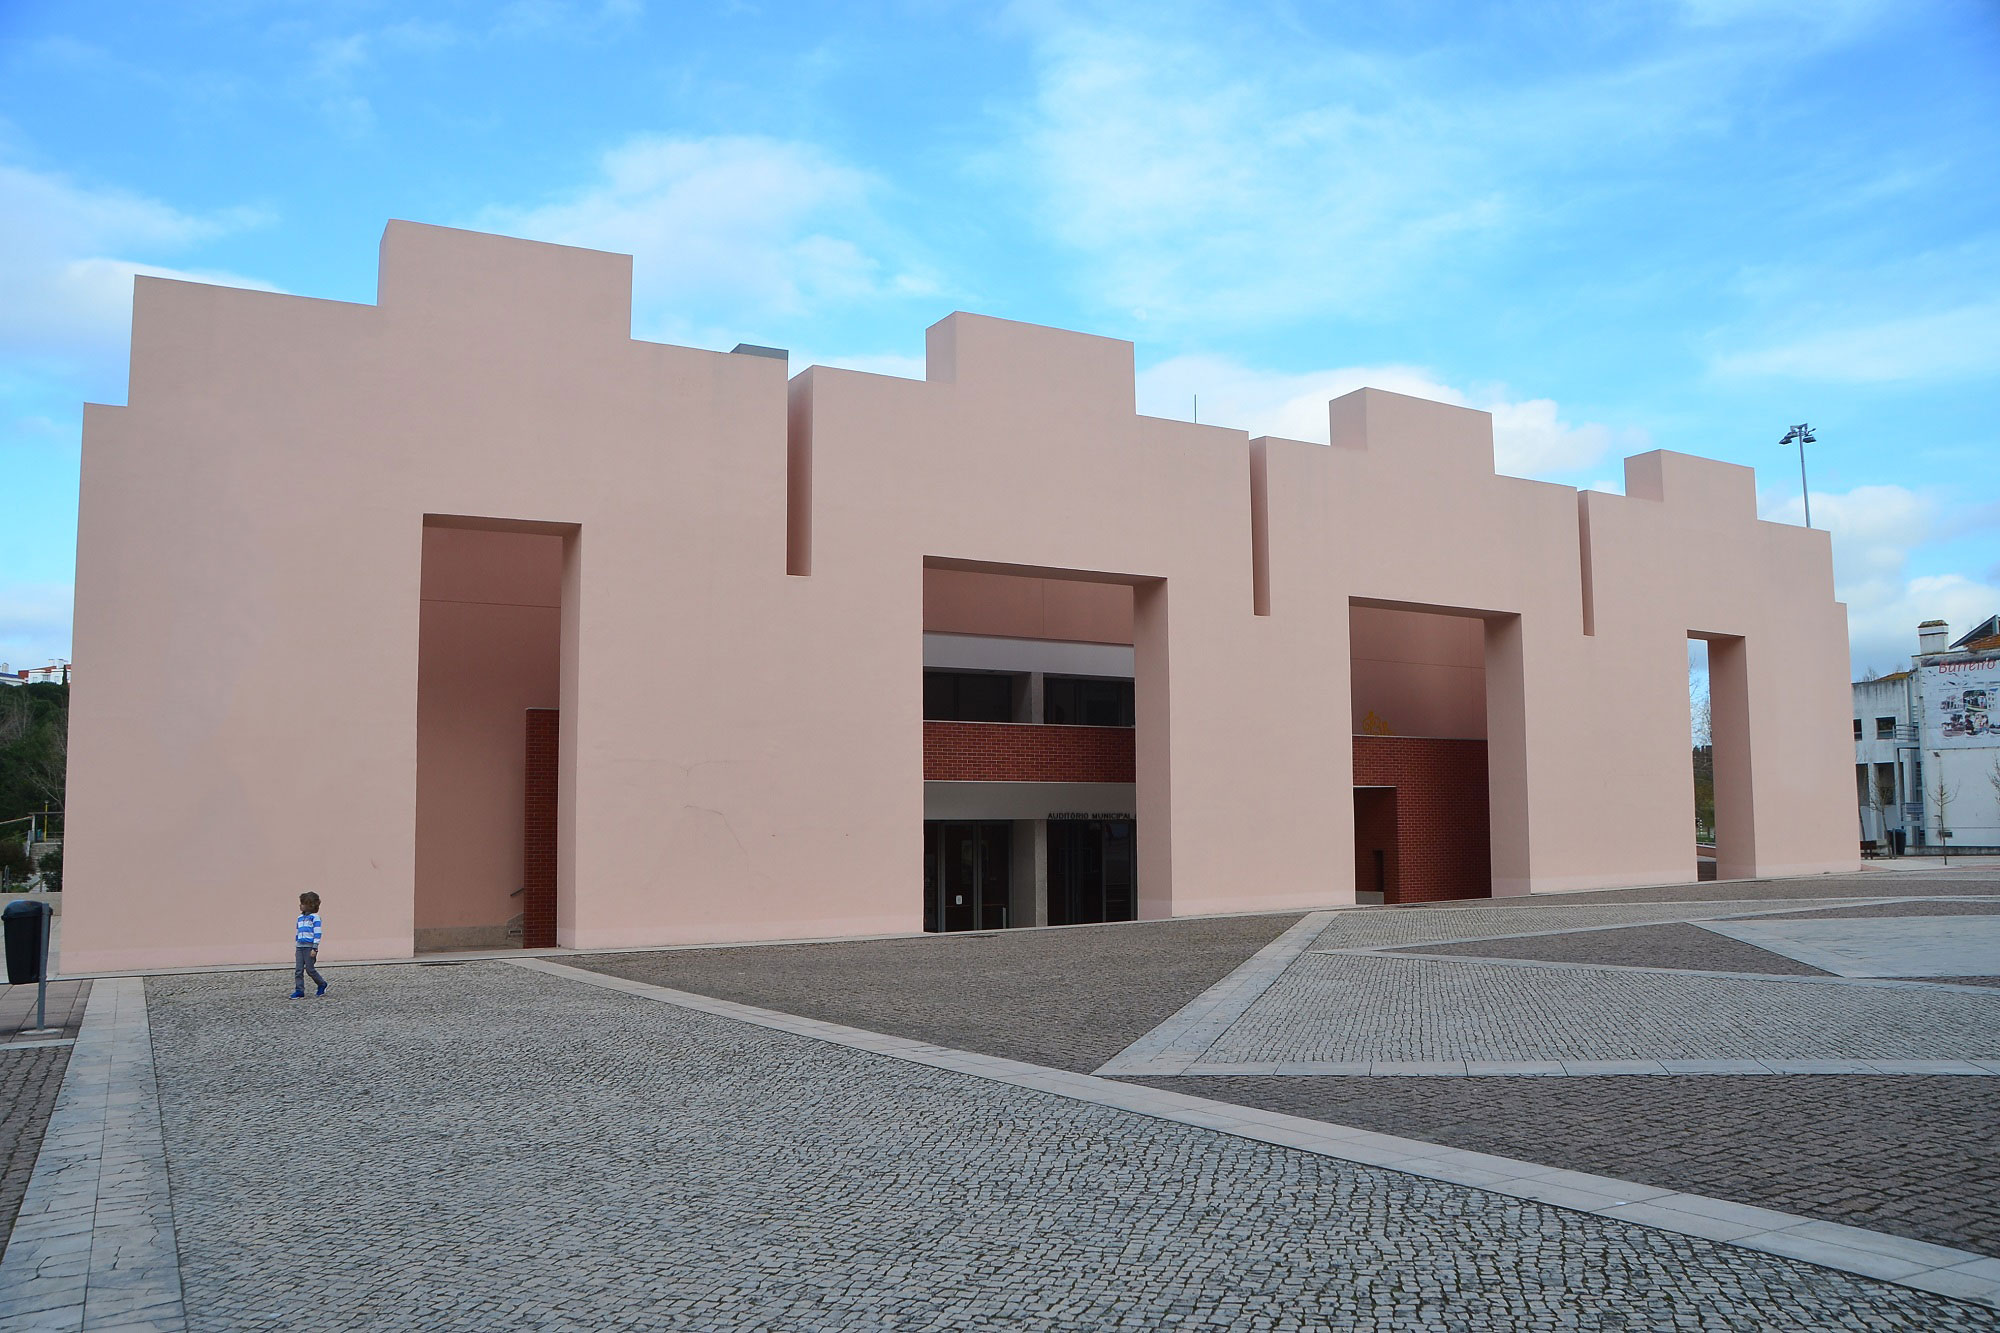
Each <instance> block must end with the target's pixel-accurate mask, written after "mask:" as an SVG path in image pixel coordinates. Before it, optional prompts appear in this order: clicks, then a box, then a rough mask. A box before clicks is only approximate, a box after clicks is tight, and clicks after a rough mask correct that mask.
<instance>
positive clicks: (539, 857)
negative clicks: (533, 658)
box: [521, 708, 562, 949]
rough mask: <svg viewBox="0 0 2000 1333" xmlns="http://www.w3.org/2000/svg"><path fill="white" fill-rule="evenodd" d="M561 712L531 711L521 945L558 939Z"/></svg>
mask: <svg viewBox="0 0 2000 1333" xmlns="http://www.w3.org/2000/svg"><path fill="white" fill-rule="evenodd" d="M561 723H562V714H561V713H559V712H557V711H556V710H555V709H553V708H530V709H529V710H528V787H527V800H526V804H525V806H524V808H523V813H524V814H525V816H526V819H525V820H524V821H523V824H522V828H521V883H522V884H523V885H524V886H525V890H526V891H525V892H523V893H522V894H521V947H522V948H525V949H547V948H552V947H553V946H554V945H555V942H556V772H557V764H558V760H557V757H556V755H557V744H556V742H557V740H558V738H559V737H560V735H561Z"/></svg>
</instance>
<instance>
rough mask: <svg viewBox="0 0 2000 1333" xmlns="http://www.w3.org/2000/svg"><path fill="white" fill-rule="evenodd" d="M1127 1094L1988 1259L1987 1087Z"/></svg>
mask: <svg viewBox="0 0 2000 1333" xmlns="http://www.w3.org/2000/svg"><path fill="white" fill-rule="evenodd" d="M1130 1081H1132V1082H1141V1083H1146V1084H1148V1085H1151V1086H1155V1087H1162V1088H1171V1089H1173V1090H1174V1091H1176V1092H1188V1093H1193V1094H1195V1095H1197V1096H1203V1097H1214V1098H1217V1099H1219V1100H1222V1101H1228V1102H1236V1103H1239V1104H1241V1105H1244V1106H1256V1107H1261V1108H1263V1109H1265V1110H1268V1111H1281V1112H1284V1113H1286V1114H1288V1115H1299V1116H1308V1117H1311V1118H1312V1119H1315V1120H1325V1121H1330V1122H1332V1123H1334V1124H1340V1125H1353V1126H1357V1127H1359V1128H1362V1129H1372V1130H1375V1131H1377V1132H1380V1133H1384V1134H1401V1135H1407V1136H1409V1137H1411V1138H1418V1139H1425V1140H1428V1141H1430V1142H1433V1143H1442V1144H1448V1145H1450V1146H1452V1147H1455V1148H1465V1149H1469V1150H1471V1151H1474V1152H1488V1153H1495V1154H1497V1155H1500V1156H1503V1157H1517V1158H1525V1159H1527V1160H1529V1161H1535V1162H1544V1163H1548V1164H1550V1165H1555V1166H1561V1167H1565V1168H1567V1169H1569V1170H1572V1171H1588V1172H1596V1173H1601V1174H1604V1175H1608V1176H1613V1177H1616V1178H1618V1179H1621V1180H1637V1181H1643V1182H1645V1183H1646V1184H1649V1185H1659V1186H1662V1187H1665V1188H1669V1189H1677V1190H1685V1191H1688V1192H1690V1193H1695V1194H1706V1195H1711V1196H1714V1197H1717V1198H1723V1199H1730V1200H1733V1201H1735V1202H1738V1203H1748V1204H1754V1205H1757V1206H1759V1207H1763V1208H1776V1209H1780V1210H1782V1211H1785V1212H1791V1213H1799V1214H1802V1215H1804V1216H1807V1217H1817V1218H1823V1219H1825V1220H1827V1221H1830V1222H1841V1223H1845V1224H1847V1225H1849V1226H1857V1227H1866V1228H1868V1229H1869V1230H1872V1231H1886V1232H1890V1233H1892V1234H1894V1235H1898V1236H1909V1237H1912V1238H1914V1239H1917V1240H1927V1241H1931V1242H1933V1243H1934V1244H1939V1245H1951V1246H1956V1247H1958V1248H1961V1249H1968V1250H1973V1251H1976V1252H1978V1253H1981V1254H1990V1255H2000V1136H1996V1135H1995V1134H1994V1132H1993V1126H1994V1123H1995V1117H1996V1114H2000V1097H1997V1096H1996V1088H1995V1084H1994V1081H1993V1080H1991V1079H1979V1078H1950V1077H1895V1076H1876V1077H1842V1076H1838V1075H1834V1076H1825V1077H1815V1078H1774V1077H1768V1076H1765V1077H1727V1076H1724V1077H1697V1078H1675V1077H1659V1076H1654V1077H1626V1078H1616V1077H1612V1078H1587V1079H1575V1078H1367V1079H1357V1078H1254V1077H1253V1078H1229V1077H1217V1078H1145V1079H1135V1080H1130Z"/></svg>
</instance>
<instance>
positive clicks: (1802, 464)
mask: <svg viewBox="0 0 2000 1333" xmlns="http://www.w3.org/2000/svg"><path fill="white" fill-rule="evenodd" d="M1799 494H1800V495H1802V496H1804V497H1805V502H1806V526H1807V527H1811V526H1812V488H1811V487H1809V486H1807V485H1806V442H1805V441H1804V440H1803V439H1801V440H1800V441H1799Z"/></svg>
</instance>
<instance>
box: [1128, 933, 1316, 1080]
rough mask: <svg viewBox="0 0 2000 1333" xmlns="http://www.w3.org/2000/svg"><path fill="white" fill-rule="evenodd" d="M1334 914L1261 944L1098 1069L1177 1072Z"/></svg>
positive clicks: (1260, 993) (1255, 997) (1245, 1008)
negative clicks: (1165, 1019) (1226, 973)
mask: <svg viewBox="0 0 2000 1333" xmlns="http://www.w3.org/2000/svg"><path fill="white" fill-rule="evenodd" d="M1333 917H1334V913H1332V912H1312V913H1308V914H1307V915H1306V916H1303V917H1301V918H1300V919H1299V920H1298V921H1297V922H1296V923H1294V924H1293V925H1292V927H1291V928H1290V929H1289V930H1287V931H1285V933H1284V934H1282V935H1280V936H1278V938H1277V939H1275V940H1272V941H1271V942H1270V943H1269V944H1267V945H1265V946H1264V947H1263V948H1261V949H1259V950H1258V951H1257V952H1256V953H1254V954H1252V955H1251V956H1250V957H1249V958H1247V959H1245V960H1244V961H1243V963H1242V965H1241V966H1239V967H1237V968H1236V969H1235V970H1234V971H1232V972H1231V973H1230V974H1229V975H1228V976H1226V977H1224V978H1223V979H1222V980H1220V981H1218V982H1216V983H1215V984H1214V985H1213V986H1211V987H1209V988H1208V989H1207V990H1205V991H1203V992H1202V993H1201V994H1200V995H1198V996H1196V997H1195V998H1194V999H1193V1000H1191V1001H1189V1002H1188V1004H1187V1005H1186V1006H1184V1007H1183V1008H1182V1009H1181V1010H1180V1011H1179V1012H1178V1013H1176V1014H1175V1015H1174V1016H1173V1017H1172V1018H1171V1019H1169V1020H1168V1021H1167V1022H1165V1023H1162V1024H1161V1025H1160V1026H1159V1027H1157V1028H1154V1029H1153V1030H1152V1031H1151V1032H1149V1033H1147V1034H1146V1035H1145V1036H1143V1037H1141V1038H1139V1040H1137V1041H1135V1042H1133V1043H1132V1044H1131V1045H1130V1046H1128V1047H1126V1048H1125V1049H1124V1050H1123V1051H1120V1052H1119V1053H1118V1055H1117V1056H1116V1057H1115V1058H1114V1059H1113V1060H1112V1061H1111V1062H1110V1063H1109V1064H1107V1065H1105V1066H1104V1067H1103V1068H1101V1069H1099V1070H1098V1071H1097V1072H1098V1073H1099V1074H1106V1075H1110V1074H1125V1073H1134V1074H1173V1073H1180V1072H1182V1071H1183V1070H1185V1069H1186V1067H1187V1066H1188V1065H1191V1064H1193V1063H1194V1062H1195V1061H1196V1060H1199V1059H1200V1058H1201V1057H1202V1054H1203V1053H1204V1052H1206V1051H1207V1050H1208V1048H1209V1047H1211V1046H1213V1045H1214V1044H1215V1042H1216V1040H1217V1039H1218V1038H1219V1037H1221V1036H1222V1034H1223V1033H1225V1032H1227V1031H1228V1030H1229V1029H1230V1027H1231V1026H1232V1025H1234V1024H1235V1022H1236V1020H1237V1019H1239V1018H1241V1017H1243V1015H1244V1014H1245V1013H1246V1012H1248V1011H1249V1009H1250V1006H1251V1005H1253V1004H1255V1003H1256V1002H1257V1001H1258V1000H1259V999H1261V998H1262V997H1263V995H1264V992H1265V991H1267V990H1269V989H1271V986H1272V983H1274V982H1276V981H1277V980H1278V978H1279V977H1281V976H1283V975H1284V974H1285V970H1286V969H1287V968H1289V967H1290V966H1291V965H1292V964H1293V963H1294V962H1295V961H1297V960H1298V958H1299V955H1301V954H1303V953H1304V952H1305V951H1306V950H1307V949H1308V948H1310V947H1312V943H1313V941H1314V940H1316V939H1318V938H1319V937H1320V936H1321V935H1322V934H1323V933H1324V932H1325V930H1326V927H1327V923H1328V922H1329V921H1331V920H1332V919H1333Z"/></svg>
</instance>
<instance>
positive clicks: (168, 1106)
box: [147, 963, 2000, 1333]
mask: <svg viewBox="0 0 2000 1333" xmlns="http://www.w3.org/2000/svg"><path fill="white" fill-rule="evenodd" d="M147 991H148V995H149V997H150V1000H151V1002H152V1015H153V1018H152V1021H153V1050H154V1058H155V1064H156V1071H157V1078H158V1085H159V1090H160V1104H161V1122H162V1129H163V1132H164V1136H165V1141H166V1147H167V1156H168V1159H169V1163H170V1170H171V1175H172V1184H173V1191H174V1216H175V1221H176V1228H177V1230H178V1232H179V1244H180V1255H181V1265H182V1278H183V1285H184V1290H185V1295H186V1302H187V1308H188V1322H189V1327H190V1328H193V1329H218V1330H219V1329H232V1330H234V1329H257V1328H272V1329H276V1328H287V1329H289V1328H292V1327H312V1328H332V1329H371V1330H375V1329H405V1328H407V1329H425V1330H454V1329H468V1330H471V1329H476V1330H480V1331H481V1333H488V1331H490V1330H507V1329H516V1328H523V1329H525V1328H534V1329H591V1330H595V1329H603V1328H631V1329H651V1328H660V1329H678V1328H688V1329H695V1328H699V1329H729V1328H784V1329H817V1328H843V1329H844V1328H856V1327H870V1328H895V1329H943V1328H952V1329H956V1328H968V1327H1032V1328H1045V1329H1107V1328H1134V1329H1157V1328H1163V1327H1181V1328H1232V1329H1233V1328H1266V1329H1304V1328H1314V1329H1318V1328H1343V1329H1371V1330H1372V1329H1390V1328H1397V1329H1418V1328H1422V1329H1487V1328H1500V1327H1506V1328H1537V1329H1556V1328H1578V1329H1607V1330H1608V1329H1631V1328H1661V1329H1667V1328H1673V1329H1681V1328H1699V1329H1704V1330H1706V1329H1746V1330H1747V1329H1771V1328H1797V1329H1828V1328H1834V1329H1839V1328H1847V1329H1887V1328H1909V1329H1919V1328H1921V1329H1968V1328H1994V1327H2000V1313H1996V1312H1994V1311H1992V1310H1983V1309H1977V1308H1974V1307H1969V1306H1965V1305H1961V1304H1957V1303H1955V1302H1951V1301H1948V1300H1945V1299H1942V1298H1938V1297H1931V1296H1927V1295H1924V1294H1922V1293H1919V1292H1914V1291H1910V1290H1907V1289H1904V1288H1897V1287H1892V1286H1888V1285H1884V1284H1880V1283H1876V1282H1872V1281H1869V1280H1866V1279H1862V1278H1856V1277H1852V1276H1848V1275H1845V1274H1842V1273H1836V1272H1833V1271H1830V1270H1826V1269H1820V1268H1815V1267H1813V1266H1810V1265H1807V1264H1802V1263H1797V1262H1794V1261H1790V1260H1785V1259H1779V1258H1775V1257H1772V1256H1769V1255H1763V1254H1757V1253H1753V1252H1751V1251H1747V1250H1742V1249H1737V1248H1733V1247H1730V1246H1726V1245H1716V1244H1712V1243H1710V1242H1706V1241H1701V1240H1697V1239H1693V1238H1690V1237H1686V1236H1680V1235H1676V1234H1672V1233H1667V1232H1662V1231H1656V1230H1653V1229H1650V1228H1646V1227H1642V1226H1637V1225H1633V1224H1629V1223H1620V1222H1616V1221H1610V1220H1606V1219H1601V1218H1597V1217H1593V1216H1590V1215H1587V1214H1581V1213H1575V1212H1569V1211H1565V1210H1562V1209H1558V1208H1552V1207H1548V1206H1545V1205H1540V1204H1536V1203H1533V1202H1529V1201H1524V1200H1521V1199H1515V1198H1507V1197H1503V1196H1499V1195H1494V1194H1490V1193H1485V1192H1482V1191H1479V1190H1476V1189H1471V1188H1467V1187H1463V1186H1457V1185H1449V1184H1445V1183H1442V1182H1438V1181H1433V1180H1427V1179H1423V1178H1420V1177H1414V1176H1409V1175H1404V1174H1398V1173H1394V1172H1387V1171H1382V1170H1378V1169H1374V1168H1370V1167H1364V1166H1359V1165H1355V1164H1353V1163H1348V1162H1341V1161H1337V1160H1334V1159H1331V1158H1327V1157H1323V1156H1317V1155H1314V1154H1310V1153H1305V1152H1300V1151H1295V1150H1291V1149H1286V1148H1279V1147H1274V1146H1271V1145H1269V1144H1264V1143H1257V1142H1251V1141H1248V1140H1245V1139H1242V1138H1237V1137H1232V1136H1229V1135H1226V1134H1221V1133H1218V1132H1214V1131H1210V1130H1204V1129H1197V1128H1193V1127H1190V1126H1186V1125H1179V1124H1172V1123H1168V1122H1164V1121H1159V1120H1155V1119H1149V1118H1145V1117H1141V1116H1137V1115H1134V1114H1133V1113H1130V1112H1125V1111H1119V1110H1115V1109H1113V1108H1109V1107H1104V1106H1099V1105H1094V1104H1089V1103H1083V1102H1078V1101H1074V1100H1069V1099H1065V1098H1061V1097H1057V1096H1054V1095H1051V1094H1047V1093H1040V1092H1035V1091H1031V1090H1028V1089H1024V1088H1019V1087H1013V1086H1009V1085H1003V1084H999V1083H995V1082H991V1081H989V1080H984V1079H978V1078H973V1077H970V1076H967V1075H962V1074H954V1073H950V1072H947V1071H943V1070H936V1069H928V1068H924V1067H920V1066H915V1065H911V1064H909V1063H907V1062H903V1061H895V1060H890V1059H886V1058H884V1057H879V1056H874V1055H869V1054H866V1053H863V1052H857V1051H854V1050H850V1049H848V1048H845V1047H839V1046H833V1045H829V1044H826V1043H822V1042H816V1041H812V1040H809V1039H806V1038H801V1037H797V1036H793V1035H790V1034H786V1033H779V1032H773V1031H771V1030H769V1029H765V1028H754V1027H750V1026H748V1025H745V1024H742V1023H737V1022H732V1021H730V1020H726V1019H721V1018H717V1017H714V1016H711V1015H707V1014H701V1013H696V1012H693V1011H690V1010H687V1009H683V1008H679V1007H677V1006H672V1005H667V1004H661V1003H658V1002H657V1001H653V1000H648V999H644V998H640V997H635V996H630V995H624V994H620V993H615V992H608V991H605V990H602V989H600V988H598V987H585V986H580V985H577V984H574V983H570V982H565V981H563V980H561V979H558V978H553V977H549V976H546V975H543V974H538V973H530V972H527V971H524V970H519V969H514V968H510V967H508V966H507V965H505V964H500V963H485V964H478V963H475V964H467V965H463V966H458V967H432V968H416V967H398V968H354V969H344V970H343V971H342V973H341V984H340V985H339V986H338V987H337V988H336V989H335V990H334V992H333V993H332V994H330V995H329V997H328V998H327V999H326V1000H325V1001H313V1002H309V1003H300V1004H291V1003H288V1002H286V1001H283V1000H281V999H277V998H275V997H276V996H277V995H278V994H279V993H280V991H281V985H280V983H278V982H277V981H276V980H275V976H274V974H270V973H263V974H258V973H231V974H211V975H204V976H194V977H168V978H155V979H153V980H151V981H149V982H148V983H147Z"/></svg>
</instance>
